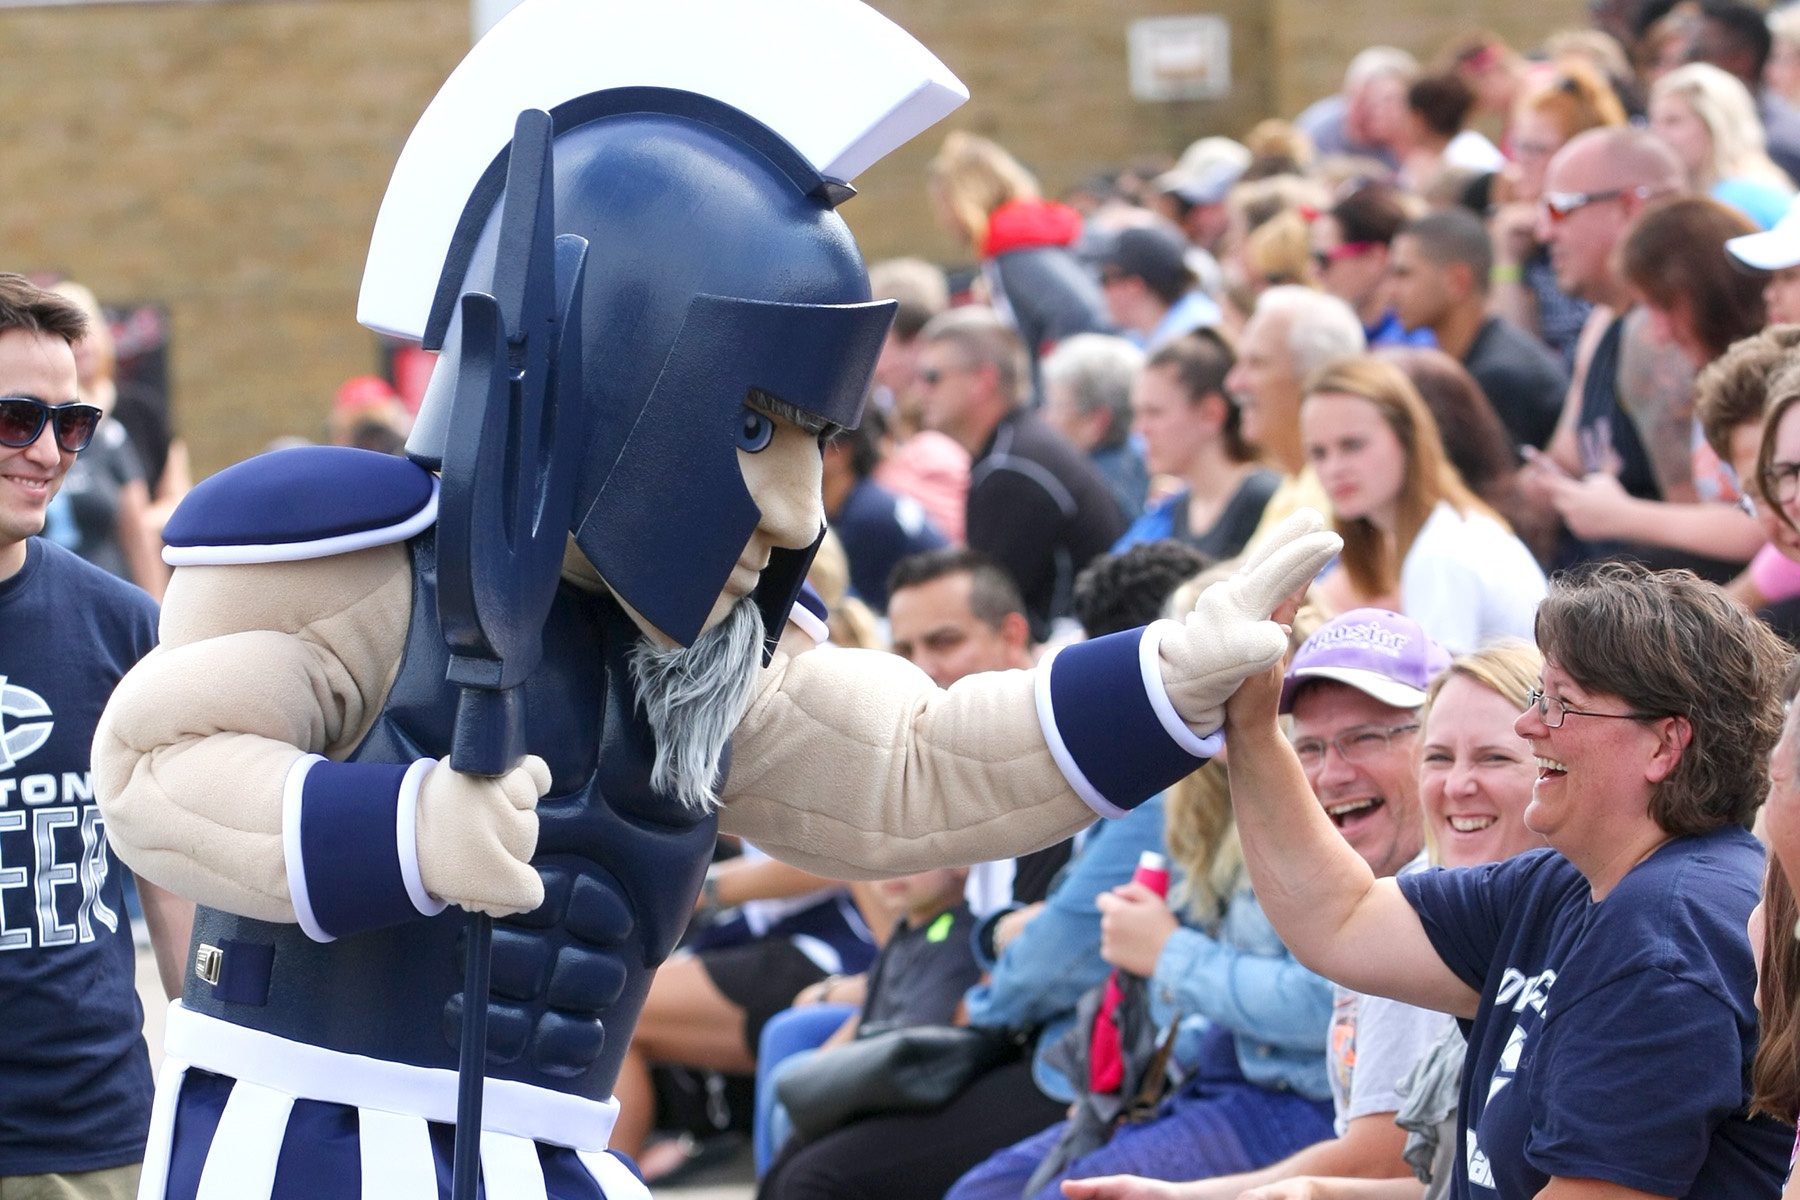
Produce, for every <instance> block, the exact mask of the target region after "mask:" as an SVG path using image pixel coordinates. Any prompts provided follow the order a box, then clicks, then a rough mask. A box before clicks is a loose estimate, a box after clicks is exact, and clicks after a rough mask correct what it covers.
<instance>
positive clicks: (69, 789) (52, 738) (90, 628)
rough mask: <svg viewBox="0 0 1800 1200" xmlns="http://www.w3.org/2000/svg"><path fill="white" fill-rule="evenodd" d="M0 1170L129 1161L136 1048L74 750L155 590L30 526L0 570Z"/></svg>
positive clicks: (141, 1099) (129, 971)
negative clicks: (7, 572) (19, 552)
mask: <svg viewBox="0 0 1800 1200" xmlns="http://www.w3.org/2000/svg"><path fill="white" fill-rule="evenodd" d="M0 631H3V632H0V1177H3V1176H9V1175H35V1174H43V1173H47V1172H53V1171H55V1172H68V1171H89V1170H99V1169H101V1168H105V1167H116V1166H121V1165H124V1164H126V1163H133V1162H137V1161H139V1160H140V1159H142V1158H143V1156H144V1139H145V1136H146V1134H147V1132H148V1130H149V1124H150V1096H151V1080H150V1059H149V1055H148V1053H147V1051H146V1050H145V1047H144V1038H143V1032H142V1031H143V1020H144V1013H143V1009H142V1007H141V1006H140V1005H139V1003H138V997H137V990H136V987H135V982H134V981H135V977H136V969H135V959H136V951H135V947H134V946H133V944H132V938H131V922H130V920H129V919H128V918H127V917H126V915H125V900H124V885H123V873H124V870H125V868H124V867H123V865H122V864H121V863H120V862H119V860H118V859H117V858H116V857H115V856H114V855H113V852H112V848H111V847H110V846H109V845H108V844H107V842H106V831H105V825H104V822H103V821H102V820H101V816H100V809H99V807H98V806H97V805H96V804H95V803H94V781H93V775H92V773H91V772H90V771H89V769H88V755H89V751H90V748H91V746H92V743H93V740H94V725H95V723H96V722H97V721H98V720H99V718H100V710H101V709H102V708H104V707H105V705H106V700H107V697H108V696H110V695H111V694H112V690H113V687H114V685H116V684H117V683H118V681H119V678H120V676H122V675H124V674H125V672H126V671H128V670H130V669H131V666H132V664H133V663H135V662H137V660H138V659H139V658H141V657H143V655H144V654H145V653H146V652H147V651H148V650H149V649H150V647H151V646H152V645H154V644H155V641H156V604H155V602H154V601H152V600H151V599H150V597H149V596H148V595H146V594H145V593H144V592H142V591H140V590H139V589H137V588H136V587H133V586H132V585H131V584H129V583H125V582H123V581H122V580H119V579H116V578H114V577H113V576H111V575H109V574H107V573H106V572H105V571H102V570H101V569H100V568H98V567H95V566H91V565H89V564H88V563H86V562H83V561H82V560H81V559H79V558H77V557H76V556H75V555H73V554H71V553H70V552H69V551H67V550H64V549H63V548H61V547H60V546H57V545H54V544H52V543H50V542H47V541H44V540H42V539H41V538H32V539H30V540H29V541H27V542H26V557H25V566H24V567H23V568H22V569H21V570H20V571H19V572H18V573H17V574H15V575H14V576H12V577H11V578H10V579H6V580H0Z"/></svg>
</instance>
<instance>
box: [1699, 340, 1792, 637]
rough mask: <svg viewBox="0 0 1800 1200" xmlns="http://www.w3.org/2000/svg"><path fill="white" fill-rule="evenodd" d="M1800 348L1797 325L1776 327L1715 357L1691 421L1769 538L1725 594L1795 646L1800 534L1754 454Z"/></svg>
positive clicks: (1702, 377) (1703, 378)
mask: <svg viewBox="0 0 1800 1200" xmlns="http://www.w3.org/2000/svg"><path fill="white" fill-rule="evenodd" d="M1797 351H1800V325H1772V326H1770V327H1769V328H1768V329H1765V330H1763V331H1762V332H1761V333H1759V334H1757V335H1756V336H1755V337H1749V338H1744V339H1743V340H1741V341H1738V342H1734V343H1732V346H1731V348H1730V349H1729V350H1727V351H1726V352H1725V353H1724V354H1723V355H1721V356H1720V357H1719V358H1717V359H1715V360H1714V361H1713V362H1712V364H1711V365H1710V366H1708V367H1707V368H1706V370H1704V371H1702V372H1700V377H1699V379H1697V380H1696V381H1695V384H1694V419H1695V420H1696V421H1698V422H1699V424H1700V431H1701V433H1703V434H1704V435H1705V436H1706V444H1707V445H1708V446H1710V447H1711V448H1712V451H1713V453H1714V454H1717V455H1718V456H1719V458H1720V460H1721V461H1723V462H1724V463H1726V464H1727V465H1728V466H1730V467H1731V469H1732V472H1733V474H1735V475H1736V477H1737V480H1738V486H1739V489H1740V490H1741V491H1742V493H1743V496H1744V499H1745V501H1746V502H1747V503H1748V504H1749V505H1750V507H1751V508H1752V509H1754V510H1755V513H1756V519H1757V524H1758V525H1759V526H1761V529H1762V535H1763V537H1764V538H1766V539H1767V543H1766V544H1765V545H1764V546H1763V548H1762V549H1761V550H1758V551H1757V552H1756V557H1755V558H1753V559H1751V560H1750V565H1749V566H1748V567H1747V568H1745V570H1744V572H1743V573H1742V574H1741V575H1739V576H1738V577H1737V578H1736V579H1734V580H1732V581H1731V583H1730V584H1729V585H1727V587H1726V589H1725V590H1726V593H1727V594H1728V595H1730V596H1731V598H1732V599H1734V600H1737V601H1738V602H1739V603H1741V604H1743V605H1744V606H1745V607H1747V608H1750V609H1752V610H1754V611H1756V612H1757V613H1758V614H1759V615H1761V616H1762V618H1763V620H1765V621H1767V622H1768V623H1769V625H1770V626H1771V627H1772V628H1773V629H1774V630H1775V631H1776V632H1777V633H1779V634H1781V635H1782V636H1783V637H1784V638H1786V639H1787V640H1788V641H1789V642H1790V643H1791V642H1793V641H1794V640H1795V639H1796V637H1797V636H1800V602H1797V601H1800V531H1796V530H1795V529H1793V528H1792V527H1791V526H1789V525H1788V523H1787V522H1786V521H1785V520H1783V519H1782V516H1781V512H1780V509H1779V508H1778V506H1777V505H1776V504H1775V503H1773V502H1771V501H1770V500H1768V499H1765V498H1764V496H1763V489H1762V488H1761V487H1760V486H1759V484H1758V467H1757V453H1758V451H1759V450H1760V449H1761V445H1762V438H1763V414H1764V413H1765V412H1767V411H1768V410H1769V408H1770V407H1771V406H1772V405H1773V404H1774V402H1775V401H1776V399H1777V396H1778V394H1779V393H1777V392H1776V390H1775V381H1776V380H1777V379H1778V378H1779V377H1780V376H1781V375H1782V374H1783V373H1784V371H1785V370H1786V368H1787V367H1788V365H1789V364H1790V363H1792V362H1793V361H1794V357H1795V354H1796V352H1797Z"/></svg>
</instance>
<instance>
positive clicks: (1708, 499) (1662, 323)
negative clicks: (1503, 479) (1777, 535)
mask: <svg viewBox="0 0 1800 1200" xmlns="http://www.w3.org/2000/svg"><path fill="white" fill-rule="evenodd" d="M1750 228H1751V226H1750V221H1749V219H1748V218H1747V217H1745V216H1744V215H1743V214H1741V213H1739V212H1736V211H1735V210H1733V209H1730V208H1727V207H1725V206H1724V205H1722V204H1720V203H1719V202H1718V201H1716V200H1710V199H1707V198H1706V197H1703V196H1684V197H1677V198H1675V199H1672V200H1668V201H1664V202H1663V203H1661V204H1658V205H1656V206H1655V207H1653V208H1651V209H1649V210H1647V211H1646V212H1645V213H1644V215H1643V216H1642V217H1641V218H1640V219H1639V220H1638V222H1637V223H1636V224H1635V225H1634V226H1633V227H1632V229H1631V231H1630V232H1629V234H1628V235H1627V236H1626V238H1625V241H1624V244H1623V246H1621V248H1620V251H1619V263H1620V269H1621V270H1622V271H1623V273H1624V276H1625V278H1626V280H1627V281H1628V282H1629V283H1630V285H1631V286H1632V287H1633V288H1634V289H1635V291H1636V292H1637V294H1638V295H1639V296H1641V297H1642V300H1643V306H1644V309H1645V311H1646V313H1647V314H1648V318H1649V322H1650V330H1651V333H1652V335H1653V336H1654V337H1656V338H1658V339H1659V340H1662V341H1665V342H1667V343H1668V344H1670V345H1674V346H1677V347H1679V348H1680V349H1681V352H1682V353H1683V354H1684V355H1685V356H1686V358H1687V361H1688V364H1689V366H1690V367H1691V368H1692V369H1693V370H1695V371H1698V370H1699V369H1700V368H1702V367H1704V366H1705V365H1706V364H1707V363H1709V362H1711V361H1712V360H1713V359H1715V358H1717V357H1718V356H1719V355H1721V354H1723V353H1724V352H1725V350H1726V348H1727V347H1728V346H1730V345H1731V343H1732V342H1734V341H1736V340H1738V339H1739V338H1743V337H1748V336H1749V335H1751V334H1753V333H1755V332H1756V331H1757V330H1758V329H1760V328H1762V323H1763V307H1762V297H1761V291H1762V286H1761V280H1760V279H1758V278H1757V277H1755V276H1753V275H1750V274H1748V273H1746V272H1744V271H1741V270H1738V269H1736V268H1734V267H1733V266H1732V265H1731V262H1730V260H1729V258H1728V256H1727V255H1726V253H1725V243H1726V242H1727V241H1728V240H1729V239H1731V238H1732V237H1734V236H1737V235H1739V234H1743V233H1747V232H1749V231H1750ZM1687 411H1688V412H1689V413H1691V411H1692V407H1691V401H1690V403H1689V405H1688V406H1687ZM1687 428H1688V431H1689V432H1688V433H1687V435H1686V437H1687V441H1688V445H1687V448H1686V452H1687V455H1688V461H1689V475H1690V477H1691V480H1692V486H1691V491H1690V492H1689V494H1688V495H1686V496H1682V497H1679V498H1678V497H1676V496H1672V495H1665V496H1663V497H1662V498H1660V499H1653V498H1650V497H1645V496H1635V495H1632V494H1630V492H1629V490H1628V484H1629V482H1630V481H1629V480H1627V479H1625V478H1623V472H1620V473H1618V474H1614V473H1613V472H1610V471H1605V470H1599V471H1591V472H1589V473H1588V474H1587V475H1586V476H1584V477H1583V478H1582V479H1580V480H1568V479H1556V480H1551V481H1550V482H1549V489H1550V496H1551V500H1552V502H1553V503H1554V504H1555V505H1556V509H1557V512H1558V513H1559V514H1561V516H1562V519H1563V522H1564V524H1565V525H1567V526H1568V528H1569V530H1570V531H1571V532H1572V533H1573V534H1574V535H1575V536H1576V537H1578V538H1581V539H1582V540H1583V541H1585V542H1587V543H1589V545H1590V547H1591V548H1592V550H1595V551H1597V552H1598V553H1597V554H1596V556H1604V557H1614V556H1620V555H1630V556H1634V557H1641V558H1643V559H1644V561H1654V560H1653V559H1651V558H1650V557H1648V555H1650V554H1653V553H1656V552H1658V551H1661V552H1664V553H1668V552H1673V553H1674V554H1677V555H1683V554H1685V555H1691V556H1701V555H1704V556H1705V557H1707V558H1710V559H1713V560H1715V561H1720V560H1722V561H1727V562H1730V563H1732V564H1736V565H1737V566H1740V567H1741V565H1742V564H1743V563H1746V562H1748V561H1749V560H1750V558H1751V556H1753V555H1754V554H1755V553H1756V552H1757V550H1759V549H1760V548H1761V547H1762V545H1763V541H1764V539H1763V535H1762V532H1761V530H1760V529H1759V528H1758V527H1757V524H1756V521H1755V520H1754V519H1753V518H1751V517H1750V516H1748V515H1746V514H1745V513H1744V512H1743V511H1741V510H1740V509H1739V508H1738V507H1737V499H1738V494H1737V491H1736V483H1735V480H1733V479H1732V478H1730V477H1728V474H1727V473H1726V472H1725V471H1723V470H1722V469H1721V465H1720V461H1719V459H1718V458H1717V457H1716V456H1714V455H1713V453H1712V450H1711V448H1710V447H1707V446H1705V445H1704V444H1702V445H1701V446H1700V447H1698V448H1697V449H1696V448H1695V447H1694V446H1693V444H1692V441H1693V438H1692V419H1691V416H1690V417H1689V419H1688V422H1687ZM1668 436H1669V437H1670V438H1673V437H1674V436H1675V434H1674V432H1673V431H1671V432H1670V434H1669V435H1668ZM1736 574H1737V571H1736V570H1735V569H1734V570H1730V571H1724V572H1720V575H1721V577H1722V578H1727V579H1728V578H1730V577H1731V576H1733V575H1736Z"/></svg>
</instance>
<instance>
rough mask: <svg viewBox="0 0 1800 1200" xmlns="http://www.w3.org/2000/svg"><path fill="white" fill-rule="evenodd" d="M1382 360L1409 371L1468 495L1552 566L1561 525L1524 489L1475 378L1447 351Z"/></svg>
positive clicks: (1390, 354) (1398, 349)
mask: <svg viewBox="0 0 1800 1200" xmlns="http://www.w3.org/2000/svg"><path fill="white" fill-rule="evenodd" d="M1377 356H1378V357H1380V358H1383V359H1386V360H1387V361H1388V362H1391V363H1393V364H1394V365H1395V366H1397V367H1399V368H1400V369H1401V370H1402V371H1405V372H1406V377H1407V378H1408V379H1410V380H1412V384H1413V386H1414V387H1416V388H1418V389H1419V396H1420V397H1421V398H1422V399H1423V400H1424V401H1425V407H1426V408H1428V409H1430V410H1431V417H1432V420H1434V421H1436V422H1437V426H1438V436H1439V437H1440V438H1442V439H1443V443H1444V453H1445V455H1446V456H1448V458H1449V459H1450V465H1451V466H1453V467H1455V468H1456V473H1457V474H1458V475H1461V476H1462V480H1463V482H1464V483H1466V484H1468V485H1469V490H1470V491H1472V492H1474V493H1475V494H1476V495H1477V496H1479V497H1481V499H1482V501H1483V502H1484V503H1485V504H1486V505H1487V506H1488V507H1489V508H1491V509H1493V510H1494V511H1495V512H1497V513H1499V514H1500V515H1501V516H1502V517H1504V518H1506V523H1507V524H1508V525H1510V526H1512V531H1513V532H1514V533H1516V534H1518V535H1519V540H1520V541H1522V542H1524V543H1525V545H1526V546H1528V547H1529V548H1530V549H1531V552H1532V554H1533V555H1534V556H1536V558H1537V560H1538V562H1539V563H1540V564H1543V563H1546V562H1548V561H1549V560H1550V555H1551V553H1552V552H1553V551H1554V549H1555V547H1556V535H1557V531H1558V530H1559V529H1560V528H1561V522H1560V521H1559V520H1558V519H1557V516H1556V513H1555V511H1554V510H1553V509H1551V508H1550V506H1549V505H1548V504H1547V503H1545V502H1542V501H1535V500H1533V499H1532V498H1531V497H1530V496H1528V495H1527V494H1526V492H1525V489H1524V488H1523V487H1522V486H1520V483H1519V475H1520V468H1519V464H1518V457H1517V451H1515V450H1514V449H1513V445H1512V442H1511V440H1510V439H1509V438H1508V436H1507V431H1506V426H1505V425H1502V424H1501V423H1500V418H1499V416H1498V415H1496V414H1495V412H1494V406H1493V405H1491V404H1489V403H1488V402H1487V397H1486V396H1484V395H1482V394H1481V385H1480V384H1478V383H1476V382H1475V378H1474V376H1472V375H1470V374H1469V372H1468V371H1467V370H1466V369H1464V367H1463V365H1462V364H1461V363H1459V362H1457V361H1456V360H1455V359H1454V358H1451V357H1450V356H1449V355H1448V354H1445V353H1444V352H1443V351H1442V350H1425V349H1421V348H1419V347H1416V346H1389V347H1388V348H1387V349H1385V350H1380V351H1377Z"/></svg>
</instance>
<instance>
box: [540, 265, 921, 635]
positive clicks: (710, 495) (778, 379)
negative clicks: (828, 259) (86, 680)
mask: <svg viewBox="0 0 1800 1200" xmlns="http://www.w3.org/2000/svg"><path fill="white" fill-rule="evenodd" d="M895 307H896V306H895V304H894V303H893V302H892V301H878V302H869V303H862V304H790V303H779V302H772V301H762V300H745V299H734V298H730V297H725V296H710V295H701V296H696V297H694V299H693V302H692V303H691V304H690V306H689V308H688V312H687V317H686V319H685V320H684V321H683V322H682V325H681V329H680V332H679V333H678V334H677V335H676V338H675V343H674V346H673V347H672V348H671V349H670V351H669V356H668V358H667V360H666V361H665V362H664V364H663V369H662V371H661V373H660V374H659V375H658V377H657V380H656V385H655V387H654V388H653V389H652V390H651V393H650V397H649V399H648V400H647V401H646V402H645V404H644V407H643V411H642V414H641V416H639V417H638V419H637V421H636V422H635V423H634V424H633V425H632V427H631V430H630V433H629V434H628V435H627V437H626V439H625V442H624V444H623V445H622V446H621V447H620V450H619V454H618V457H617V459H616V460H615V462H614V463H613V466H612V469H611V471H610V472H608V474H607V475H606V477H605V480H604V482H603V483H601V485H600V487H599V489H598V490H597V492H596V493H595V495H594V499H593V503H592V504H591V506H590V507H589V508H588V509H587V511H586V512H585V513H578V514H577V518H576V519H577V524H576V527H575V530H574V533H575V540H576V542H577V543H578V544H579V545H580V547H581V550H582V552H583V553H584V554H586V555H587V557H588V559H589V560H590V561H591V562H592V563H593V564H594V566H595V567H596V568H598V570H599V572H600V574H601V577H602V578H604V579H605V580H606V581H607V583H608V585H610V586H611V587H612V588H613V590H614V591H616V592H617V593H618V594H619V596H620V597H621V598H622V599H623V600H624V601H625V602H626V603H627V604H629V605H631V607H632V608H634V609H635V610H637V612H638V613H640V614H641V615H642V616H643V617H644V619H645V620H646V621H648V622H649V623H650V624H651V625H654V626H655V627H656V628H657V629H658V630H659V631H661V632H662V633H664V634H665V635H667V636H668V637H669V638H671V639H673V640H674V641H676V642H679V643H681V644H682V645H689V644H691V643H692V642H693V640H694V639H695V638H696V637H698V636H699V634H700V632H701V630H702V628H703V626H704V624H705V622H706V618H707V615H708V613H709V612H710V611H711V610H712V607H713V605H714V603H715V602H716V601H717V600H718V597H719V593H720V591H721V590H722V589H723V588H724V586H725V583H726V581H727V580H728V579H729V578H730V575H731V571H732V568H733V567H734V566H736V564H737V561H738V558H739V556H741V555H742V554H743V552H744V547H745V545H746V544H747V543H748V542H749V541H750V538H751V535H752V534H754V533H755V532H756V527H757V525H758V523H759V522H760V521H761V519H762V513H761V511H760V510H759V509H758V508H757V506H756V503H755V501H754V500H753V499H752V497H751V495H750V491H749V488H748V487H746V486H745V484H744V479H743V474H742V472H741V471H740V470H739V469H738V461H737V454H738V451H737V444H736V441H735V439H734V436H733V433H734V430H735V428H736V426H737V424H738V422H739V421H740V420H741V410H742V407H743V404H744V400H745V398H746V397H747V396H748V394H749V392H750V390H751V389H752V388H754V389H757V390H759V391H762V392H765V393H767V394H769V395H771V396H774V397H775V398H777V399H779V400H782V401H785V402H786V403H788V404H791V405H793V406H794V407H796V408H798V409H800V410H801V411H803V412H805V413H808V414H810V415H812V416H815V417H818V418H819V419H820V420H822V421H828V422H830V423H832V424H834V425H841V426H845V427H853V426H855V425H856V424H857V422H858V421H859V420H861V417H862V405H863V397H864V395H865V394H866V392H867V389H868V383H869V378H870V376H871V375H872V374H873V373H874V370H875V360H876V358H877V357H878V356H879V355H880V353H881V344H882V341H883V339H884V338H885V337H886V336H887V331H888V326H889V325H890V324H891V323H892V321H893V316H894V309H895ZM658 529H661V530H664V531H666V535H665V536H663V537H643V536H635V537H634V536H623V537H621V536H619V535H620V534H621V532H623V531H653V530H658ZM823 534H824V531H823V530H822V529H821V530H820V536H821V537H822V536H823ZM817 546H818V543H817V541H816V540H815V541H814V543H813V544H812V545H811V546H807V547H788V548H786V549H785V552H777V553H775V554H774V555H772V556H771V559H770V562H769V565H768V567H767V568H766V569H765V570H764V572H763V576H762V578H761V580H760V581H759V582H758V585H757V589H756V594H755V595H756V602H757V603H758V606H759V607H761V608H762V609H763V613H764V619H765V624H766V625H767V628H768V634H769V638H770V645H771V646H772V645H773V642H774V639H775V638H777V637H779V635H780V632H781V627H782V624H783V623H784V622H785V621H786V619H787V609H788V607H789V606H790V605H791V603H792V601H793V597H794V595H795V594H796V593H797V592H798V591H799V587H800V583H801V581H802V579H803V578H804V577H805V574H806V569H807V567H808V566H810V565H811V562H812V556H813V552H814V551H815V550H816V549H817Z"/></svg>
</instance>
